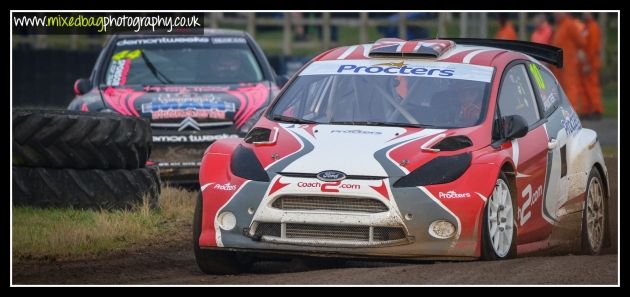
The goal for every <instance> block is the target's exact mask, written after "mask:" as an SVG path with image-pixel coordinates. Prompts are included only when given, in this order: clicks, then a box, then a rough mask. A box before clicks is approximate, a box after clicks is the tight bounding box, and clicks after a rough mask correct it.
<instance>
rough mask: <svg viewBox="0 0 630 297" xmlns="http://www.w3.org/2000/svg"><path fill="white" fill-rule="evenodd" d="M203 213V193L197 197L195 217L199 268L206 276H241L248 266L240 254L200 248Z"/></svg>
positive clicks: (195, 240)
mask: <svg viewBox="0 0 630 297" xmlns="http://www.w3.org/2000/svg"><path fill="white" fill-rule="evenodd" d="M202 213H203V198H202V196H201V193H199V196H198V197H197V205H196V207H195V215H194V217H193V248H194V251H195V260H196V261H197V266H199V269H201V271H203V273H205V274H239V273H241V272H242V271H243V269H245V267H246V266H247V263H246V261H243V260H242V259H240V258H239V257H238V256H239V255H238V254H236V253H235V252H230V251H217V250H204V249H201V248H200V247H199V236H200V235H201V215H202Z"/></svg>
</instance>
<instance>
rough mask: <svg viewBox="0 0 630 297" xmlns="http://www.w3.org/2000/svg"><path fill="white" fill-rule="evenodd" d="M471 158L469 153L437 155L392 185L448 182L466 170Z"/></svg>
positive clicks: (397, 186)
mask: <svg viewBox="0 0 630 297" xmlns="http://www.w3.org/2000/svg"><path fill="white" fill-rule="evenodd" d="M471 160H472V154H471V153H463V154H459V155H453V156H439V157H437V158H435V159H433V160H431V161H429V162H428V163H426V164H424V165H423V166H420V167H418V168H417V169H416V170H414V171H412V172H410V173H409V174H407V175H405V176H403V177H401V178H400V179H399V180H398V181H396V183H394V187H396V188H404V187H418V186H426V185H435V184H445V183H450V182H452V181H454V180H456V179H458V178H459V177H460V176H462V174H464V172H466V169H468V167H469V166H470V161H471Z"/></svg>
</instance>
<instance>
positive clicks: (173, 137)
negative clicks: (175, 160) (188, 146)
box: [153, 133, 239, 143]
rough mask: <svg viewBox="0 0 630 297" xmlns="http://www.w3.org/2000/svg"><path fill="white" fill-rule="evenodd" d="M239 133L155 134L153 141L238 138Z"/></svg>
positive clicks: (197, 140)
mask: <svg viewBox="0 0 630 297" xmlns="http://www.w3.org/2000/svg"><path fill="white" fill-rule="evenodd" d="M238 137H239V136H238V135H237V134H226V133H223V134H215V135H159V136H157V135H153V142H174V143H181V142H213V141H215V140H219V139H224V138H238Z"/></svg>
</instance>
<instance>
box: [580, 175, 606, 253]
mask: <svg viewBox="0 0 630 297" xmlns="http://www.w3.org/2000/svg"><path fill="white" fill-rule="evenodd" d="M585 196H586V198H585V199H584V210H583V212H582V234H581V239H582V240H581V241H582V252H583V253H585V254H588V255H599V254H600V253H601V251H602V248H603V247H604V245H605V240H606V235H607V232H608V230H607V229H608V224H607V222H608V218H607V215H608V211H607V210H608V209H607V206H608V203H607V202H608V201H607V200H608V199H607V197H608V196H607V194H606V191H605V185H604V182H603V180H602V178H601V175H600V174H599V170H597V168H593V169H591V172H590V174H589V175H588V180H587V183H586V195H585Z"/></svg>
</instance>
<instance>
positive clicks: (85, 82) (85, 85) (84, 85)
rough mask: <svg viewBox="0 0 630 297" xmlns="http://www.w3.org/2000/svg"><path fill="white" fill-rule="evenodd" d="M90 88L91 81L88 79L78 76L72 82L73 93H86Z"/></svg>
mask: <svg viewBox="0 0 630 297" xmlns="http://www.w3.org/2000/svg"><path fill="white" fill-rule="evenodd" d="M91 89H92V82H90V80H89V79H85V78H79V79H77V81H75V82H74V93H75V94H77V95H84V94H87V93H88V92H89V91H90V90H91Z"/></svg>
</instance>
